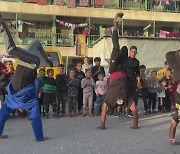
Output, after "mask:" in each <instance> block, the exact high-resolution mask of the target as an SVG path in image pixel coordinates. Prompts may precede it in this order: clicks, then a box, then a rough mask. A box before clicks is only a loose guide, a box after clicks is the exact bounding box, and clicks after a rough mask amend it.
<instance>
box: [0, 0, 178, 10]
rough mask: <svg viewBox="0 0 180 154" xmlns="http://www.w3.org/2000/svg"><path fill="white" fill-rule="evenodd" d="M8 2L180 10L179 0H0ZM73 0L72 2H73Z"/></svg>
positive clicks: (124, 8) (123, 8)
mask: <svg viewBox="0 0 180 154" xmlns="http://www.w3.org/2000/svg"><path fill="white" fill-rule="evenodd" d="M0 1H8V2H24V3H37V4H39V5H61V6H67V7H95V8H110V9H122V10H147V11H164V12H180V0H176V1H172V0H89V2H88V3H81V1H79V3H76V2H75V1H76V0H0ZM73 1H74V2H73Z"/></svg>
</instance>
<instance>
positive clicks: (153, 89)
mask: <svg viewBox="0 0 180 154" xmlns="http://www.w3.org/2000/svg"><path fill="white" fill-rule="evenodd" d="M147 88H148V94H147V96H148V112H149V113H151V107H152V112H153V113H156V111H155V108H156V100H157V92H158V91H159V90H160V89H161V88H160V85H159V82H158V79H157V72H156V71H153V72H152V73H151V78H149V79H148V80H147Z"/></svg>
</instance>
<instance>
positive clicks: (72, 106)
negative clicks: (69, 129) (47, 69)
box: [67, 69, 79, 117]
mask: <svg viewBox="0 0 180 154" xmlns="http://www.w3.org/2000/svg"><path fill="white" fill-rule="evenodd" d="M78 87H79V80H78V79H77V78H75V71H74V69H72V70H71V71H69V77H68V80H67V101H68V103H69V116H70V117H75V116H77V108H78Z"/></svg>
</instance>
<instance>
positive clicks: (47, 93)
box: [43, 69, 57, 119]
mask: <svg viewBox="0 0 180 154" xmlns="http://www.w3.org/2000/svg"><path fill="white" fill-rule="evenodd" d="M53 76H54V70H53V69H48V70H47V77H46V78H45V79H44V85H43V91H44V97H43V102H44V107H45V112H46V118H47V119H48V118H49V105H50V104H51V106H52V107H53V117H54V118H57V115H56V106H57V105H56V90H57V82H56V80H55V79H54V78H53Z"/></svg>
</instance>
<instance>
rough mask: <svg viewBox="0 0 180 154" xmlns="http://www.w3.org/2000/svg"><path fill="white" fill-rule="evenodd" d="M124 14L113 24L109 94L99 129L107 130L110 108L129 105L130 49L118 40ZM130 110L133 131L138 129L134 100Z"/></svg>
mask: <svg viewBox="0 0 180 154" xmlns="http://www.w3.org/2000/svg"><path fill="white" fill-rule="evenodd" d="M122 16H123V13H118V14H117V15H116V16H115V18H114V22H113V29H114V30H113V36H112V41H113V50H112V53H111V59H110V67H109V73H110V78H109V87H108V89H107V94H106V97H105V100H104V103H103V107H102V112H101V126H100V127H98V129H105V122H106V113H107V111H108V109H109V108H115V107H117V106H119V105H127V96H126V75H125V71H126V63H127V59H128V49H127V47H125V46H124V47H122V48H121V49H120V48H119V39H118V32H117V30H118V24H119V22H120V21H121V18H122ZM128 103H129V104H128V105H129V108H130V110H131V111H132V114H133V127H131V128H133V129H137V128H139V127H138V113H137V110H136V105H135V102H134V101H133V100H131V101H130V102H128Z"/></svg>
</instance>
